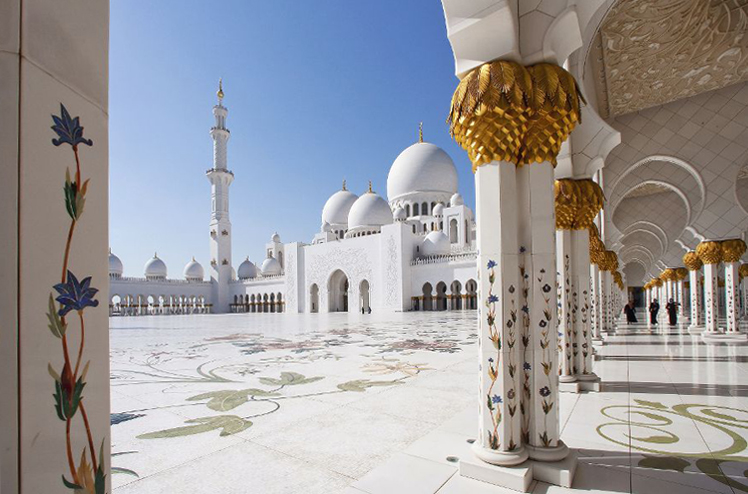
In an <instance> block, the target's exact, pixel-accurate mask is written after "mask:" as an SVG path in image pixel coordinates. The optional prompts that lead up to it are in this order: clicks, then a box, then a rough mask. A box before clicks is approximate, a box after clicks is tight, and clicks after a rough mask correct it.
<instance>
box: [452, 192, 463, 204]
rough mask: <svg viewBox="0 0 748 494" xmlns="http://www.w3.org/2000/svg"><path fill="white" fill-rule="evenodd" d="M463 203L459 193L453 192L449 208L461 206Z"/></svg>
mask: <svg viewBox="0 0 748 494" xmlns="http://www.w3.org/2000/svg"><path fill="white" fill-rule="evenodd" d="M463 204H465V201H463V200H462V196H461V195H460V193H459V192H455V193H454V195H453V196H452V197H451V198H450V199H449V205H450V206H453V207H454V206H462V205H463Z"/></svg>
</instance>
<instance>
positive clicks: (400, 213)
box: [392, 206, 408, 221]
mask: <svg viewBox="0 0 748 494" xmlns="http://www.w3.org/2000/svg"><path fill="white" fill-rule="evenodd" d="M392 216H393V218H395V221H405V220H406V219H408V215H407V214H406V213H405V210H404V209H403V208H402V207H400V206H398V207H396V208H395V212H394V213H393V215H392Z"/></svg>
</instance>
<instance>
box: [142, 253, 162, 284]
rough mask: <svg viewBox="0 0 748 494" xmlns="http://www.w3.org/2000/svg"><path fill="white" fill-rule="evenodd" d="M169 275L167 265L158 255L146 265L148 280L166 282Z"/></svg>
mask: <svg viewBox="0 0 748 494" xmlns="http://www.w3.org/2000/svg"><path fill="white" fill-rule="evenodd" d="M166 275H167V270H166V263H164V261H162V260H161V259H159V257H158V255H157V254H153V257H152V258H151V259H150V260H149V261H148V262H146V263H145V278H146V279H147V280H165V279H166Z"/></svg>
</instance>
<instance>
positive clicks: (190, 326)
mask: <svg viewBox="0 0 748 494" xmlns="http://www.w3.org/2000/svg"><path fill="white" fill-rule="evenodd" d="M401 317H402V316H393V318H394V319H393V320H389V321H387V322H383V321H378V320H376V319H372V318H371V317H369V321H367V316H358V315H356V316H353V317H352V318H351V319H350V320H349V319H348V316H347V315H343V314H339V315H332V316H329V317H326V316H324V315H319V316H318V315H315V316H314V317H312V318H309V317H305V316H303V315H282V314H278V315H265V314H258V315H228V316H184V317H181V316H171V317H164V316H162V317H140V318H115V319H112V330H111V336H112V350H111V357H112V369H111V384H112V396H113V400H112V401H113V404H112V415H111V423H112V436H113V451H114V455H113V456H114V458H113V462H114V464H115V468H113V473H115V474H124V475H115V477H114V480H113V481H114V483H115V486H117V485H122V484H125V483H128V482H132V481H134V480H137V478H140V477H145V476H148V475H151V474H153V473H156V471H157V469H158V466H157V465H153V467H154V469H153V470H152V469H151V465H150V464H149V462H147V461H142V460H143V459H145V458H148V457H149V456H151V455H152V454H154V455H157V454H159V453H157V452H156V450H161V449H163V444H164V443H167V442H169V441H174V440H177V439H181V441H180V442H179V447H180V448H185V447H186V448H190V447H191V446H190V443H189V442H184V441H186V440H190V438H195V439H194V440H198V438H202V439H199V442H196V443H195V444H194V447H195V448H200V447H201V445H203V444H206V442H210V444H211V447H212V448H216V449H217V448H221V447H225V445H230V444H225V445H224V444H221V440H224V441H225V440H226V439H228V438H230V437H234V436H239V435H242V433H250V432H251V431H250V428H257V427H258V426H259V427H260V429H261V430H260V431H259V432H258V433H262V432H264V431H268V430H272V429H273V427H275V426H274V425H273V424H277V423H278V421H279V420H280V421H283V420H284V418H283V415H284V413H285V412H286V410H287V409H288V407H290V406H293V405H301V406H299V407H295V408H296V409H297V412H295V413H298V409H300V408H304V406H303V405H304V404H309V405H314V404H316V403H317V402H319V401H320V400H323V401H325V402H326V403H329V402H331V401H332V400H338V399H340V400H349V399H353V398H352V397H351V398H345V397H344V396H343V395H349V396H353V395H355V396H358V395H363V394H367V393H372V392H378V391H383V390H386V389H390V388H394V387H398V386H402V385H403V384H405V383H406V382H409V381H412V380H415V379H418V378H419V377H420V376H421V375H423V374H427V373H429V372H435V371H437V370H438V369H443V368H444V367H445V366H449V365H453V364H457V363H460V362H463V361H465V360H466V359H469V360H470V361H471V363H472V361H473V358H474V350H471V351H467V352H466V351H465V350H466V349H471V348H475V347H474V345H475V344H476V340H477V337H476V332H475V313H469V312H460V313H441V314H439V315H437V314H435V313H434V314H423V315H420V316H413V315H407V316H406V318H407V320H406V321H400V320H399V318H401ZM320 326H327V327H320ZM466 388H468V389H469V388H470V386H469V385H467V386H466ZM310 400H316V401H315V403H311V402H310ZM343 402H345V401H343ZM457 402H458V403H464V401H460V400H457ZM263 426H264V427H263ZM137 457H141V460H138V459H137Z"/></svg>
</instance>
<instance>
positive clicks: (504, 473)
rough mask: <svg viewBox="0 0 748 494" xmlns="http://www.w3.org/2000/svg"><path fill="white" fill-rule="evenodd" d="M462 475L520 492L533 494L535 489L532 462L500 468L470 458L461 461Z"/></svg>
mask: <svg viewBox="0 0 748 494" xmlns="http://www.w3.org/2000/svg"><path fill="white" fill-rule="evenodd" d="M460 475H462V476H463V477H469V478H471V479H475V480H480V481H481V482H487V483H489V484H493V485H496V486H499V487H505V488H507V489H511V490H513V491H519V492H532V490H533V489H534V487H535V482H533V478H532V475H533V465H532V463H531V462H525V463H523V464H522V465H519V466H513V467H500V466H498V465H491V464H489V463H486V462H484V461H481V460H480V459H478V458H468V459H464V460H460Z"/></svg>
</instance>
